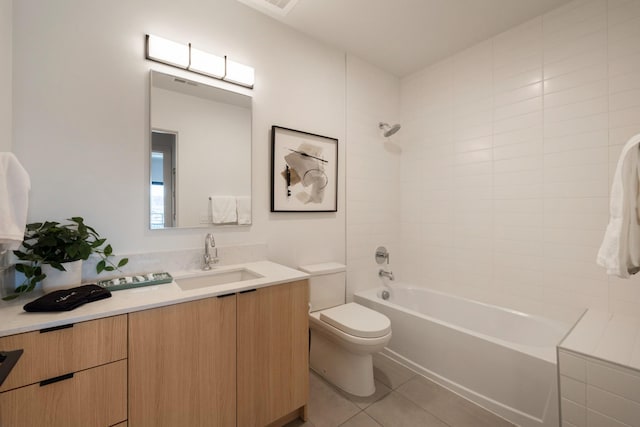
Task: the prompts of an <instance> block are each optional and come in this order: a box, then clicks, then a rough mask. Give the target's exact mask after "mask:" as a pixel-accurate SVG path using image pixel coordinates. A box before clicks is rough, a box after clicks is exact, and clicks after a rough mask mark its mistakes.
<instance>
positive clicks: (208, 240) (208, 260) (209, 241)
mask: <svg viewBox="0 0 640 427" xmlns="http://www.w3.org/2000/svg"><path fill="white" fill-rule="evenodd" d="M209 248H212V249H213V256H211V251H210V250H209ZM203 258H204V259H203V263H202V269H203V270H211V264H212V263H213V264H217V263H218V261H220V260H219V259H218V248H216V241H215V239H214V238H213V234H211V233H207V235H206V236H205V238H204V257H203Z"/></svg>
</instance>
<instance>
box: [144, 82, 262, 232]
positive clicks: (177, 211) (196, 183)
mask: <svg viewBox="0 0 640 427" xmlns="http://www.w3.org/2000/svg"><path fill="white" fill-rule="evenodd" d="M149 99H150V108H149V109H150V117H151V144H150V147H151V153H150V163H149V164H150V172H149V176H150V181H151V182H150V185H151V189H150V218H149V224H150V228H151V229H159V228H171V227H211V226H212V225H228V224H234V225H249V224H251V117H252V116H251V97H250V96H247V95H243V94H240V93H236V92H230V91H227V90H224V89H220V88H217V87H214V86H209V85H206V84H203V83H201V82H196V81H191V80H188V79H185V78H182V77H177V76H173V75H170V74H165V73H160V72H158V71H154V70H152V71H151V90H150V96H149Z"/></svg>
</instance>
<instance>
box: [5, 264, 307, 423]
mask: <svg viewBox="0 0 640 427" xmlns="http://www.w3.org/2000/svg"><path fill="white" fill-rule="evenodd" d="M239 271H246V272H251V273H252V274H253V275H250V274H248V273H247V274H245V275H242V274H238V272H239ZM176 276H177V277H178V278H177V279H175V281H174V282H172V283H168V284H165V285H157V286H151V287H148V288H137V289H129V290H125V291H117V292H114V293H113V296H112V298H109V299H106V300H103V301H99V302H96V303H91V304H87V305H84V306H82V307H80V308H78V309H76V310H74V311H71V312H66V313H36V314H32V313H25V312H22V311H21V305H15V306H14V305H10V306H7V307H3V309H2V310H0V325H2V326H0V350H15V349H23V350H24V353H23V355H22V357H21V358H20V360H19V361H18V363H17V364H16V365H15V367H14V369H13V370H12V371H11V373H10V374H9V376H8V377H7V378H6V380H5V382H4V383H3V384H2V386H1V387H0V425H2V426H5V425H7V426H32V425H48V426H114V425H116V426H119V427H120V426H127V425H128V426H162V425H166V426H174V425H189V426H198V425H207V426H233V425H237V426H271V425H273V426H276V425H283V424H286V423H287V422H288V421H291V420H293V419H295V418H298V417H300V418H303V419H306V407H307V406H306V405H307V400H308V388H309V385H308V380H309V376H308V301H309V290H308V283H307V279H306V275H305V274H304V273H301V272H298V271H296V270H292V269H289V268H287V267H284V266H280V265H278V264H274V263H271V262H268V261H260V262H256V263H250V264H246V265H243V266H242V268H238V267H237V266H236V267H234V266H228V267H220V268H219V269H216V270H213V271H212V272H211V273H210V274H209V275H194V274H192V275H190V276H189V275H185V276H184V277H182V278H181V277H180V276H178V275H176ZM207 277H209V279H210V280H211V283H215V282H216V280H217V281H218V284H217V285H210V286H207V283H208V282H207ZM220 277H227V279H225V280H222V279H220ZM236 279H237V280H238V281H231V280H236ZM220 281H222V282H224V283H219V282H220ZM181 282H182V286H183V287H184V288H186V289H187V290H183V287H181ZM194 283H195V285H194ZM196 285H199V286H196ZM22 303H24V301H23V302H22Z"/></svg>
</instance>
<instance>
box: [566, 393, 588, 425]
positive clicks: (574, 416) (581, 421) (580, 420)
mask: <svg viewBox="0 0 640 427" xmlns="http://www.w3.org/2000/svg"><path fill="white" fill-rule="evenodd" d="M560 404H561V405H562V423H563V425H564V424H573V425H574V426H577V427H587V408H585V407H584V406H582V405H578V404H577V403H575V402H572V401H571V400H568V399H565V398H562V399H561V403H560Z"/></svg>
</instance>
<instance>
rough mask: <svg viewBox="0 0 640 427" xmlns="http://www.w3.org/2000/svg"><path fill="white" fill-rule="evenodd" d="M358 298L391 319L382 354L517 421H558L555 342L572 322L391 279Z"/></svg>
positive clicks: (531, 423)
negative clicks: (384, 287) (386, 294)
mask: <svg viewBox="0 0 640 427" xmlns="http://www.w3.org/2000/svg"><path fill="white" fill-rule="evenodd" d="M388 290H390V294H391V295H390V297H389V299H388V300H386V301H385V300H383V299H382V298H380V296H379V295H380V294H381V292H382V288H378V289H370V290H367V291H362V292H358V293H356V294H355V296H354V299H355V301H356V302H357V303H359V304H362V305H364V306H367V307H369V308H372V309H374V310H376V311H378V312H380V313H383V314H385V315H386V316H387V317H389V319H391V328H392V330H393V336H392V338H391V341H390V342H389V344H388V346H387V348H385V349H384V350H383V352H382V353H383V356H386V357H389V358H391V359H393V360H395V361H397V362H400V363H402V364H404V365H406V366H408V367H410V368H411V369H412V370H414V371H416V372H418V373H420V374H422V375H424V376H425V377H427V378H430V379H431V380H433V381H435V382H436V383H439V384H440V385H442V386H444V387H446V388H448V389H450V390H452V391H454V392H456V393H458V394H459V395H461V396H464V397H465V398H467V399H469V400H471V401H473V402H475V403H477V404H478V405H480V406H482V407H484V408H486V409H488V410H489V411H491V412H493V413H495V414H498V415H499V416H501V417H503V418H505V419H507V420H509V421H511V422H512V423H514V424H516V425H519V426H526V427H529V426H531V427H534V426H544V427H551V426H553V427H557V426H558V425H559V413H558V412H559V411H558V380H557V369H556V345H557V344H558V343H559V342H560V341H561V340H562V338H563V337H564V336H565V335H566V334H567V333H568V332H569V329H570V328H571V326H572V325H571V324H565V323H562V322H558V321H554V320H550V319H545V318H542V317H538V316H533V315H528V314H524V313H520V312H517V311H513V310H508V309H504V308H501V307H497V306H492V305H489V304H483V303H480V302H476V301H472V300H468V299H465V298H460V297H456V296H453V295H449V294H445V293H442V292H438V291H434V290H431V289H428V288H422V287H415V286H410V285H406V284H402V283H394V284H393V285H392V286H391V288H390V289H388Z"/></svg>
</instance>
